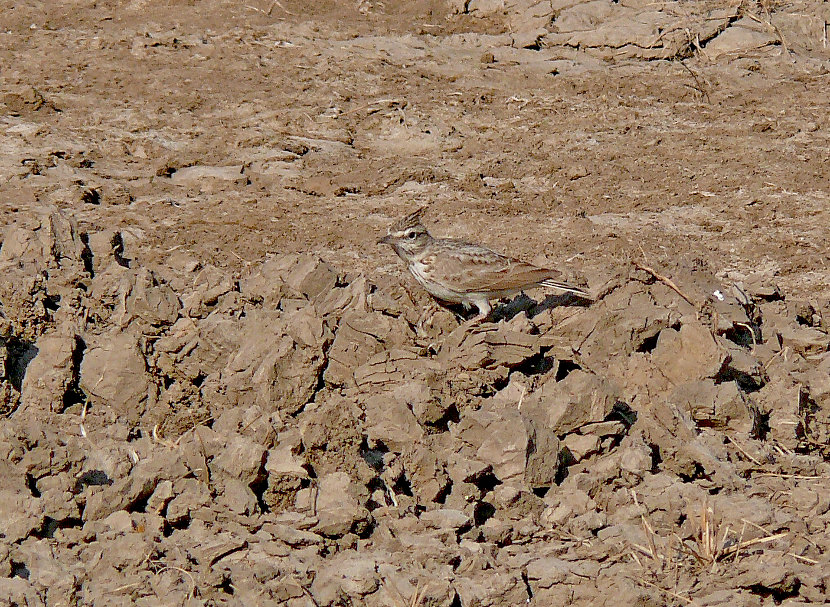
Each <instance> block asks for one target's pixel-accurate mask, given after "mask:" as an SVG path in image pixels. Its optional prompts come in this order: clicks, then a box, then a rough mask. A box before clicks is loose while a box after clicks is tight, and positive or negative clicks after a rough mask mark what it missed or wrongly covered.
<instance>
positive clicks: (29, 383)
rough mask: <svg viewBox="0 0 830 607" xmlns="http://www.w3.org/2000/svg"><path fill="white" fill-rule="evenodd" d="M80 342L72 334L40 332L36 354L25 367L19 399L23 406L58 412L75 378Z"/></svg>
mask: <svg viewBox="0 0 830 607" xmlns="http://www.w3.org/2000/svg"><path fill="white" fill-rule="evenodd" d="M80 347H81V346H80V343H79V341H78V339H77V338H76V337H75V336H74V335H65V336H64V335H50V334H47V335H43V336H41V337H40V339H38V340H37V345H36V349H37V355H36V356H35V357H34V358H33V359H32V361H31V362H30V363H29V364H28V366H27V367H26V375H25V376H24V378H23V386H22V391H21V394H20V400H21V403H22V404H23V406H24V407H27V408H28V407H32V408H33V409H35V410H38V411H51V412H61V411H62V410H63V408H64V406H65V402H64V399H65V397H66V395H67V392H68V391H69V389H70V387H71V386H72V383H73V382H74V381H75V380H76V378H77V373H78V368H77V367H78V365H77V361H76V354H77V353H79V352H80Z"/></svg>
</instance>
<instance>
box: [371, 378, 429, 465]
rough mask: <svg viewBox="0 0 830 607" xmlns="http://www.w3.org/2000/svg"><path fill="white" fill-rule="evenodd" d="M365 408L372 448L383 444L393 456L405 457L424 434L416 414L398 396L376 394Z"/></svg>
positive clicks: (390, 393) (386, 393) (393, 394)
mask: <svg viewBox="0 0 830 607" xmlns="http://www.w3.org/2000/svg"><path fill="white" fill-rule="evenodd" d="M364 408H365V412H366V435H367V436H368V438H369V444H370V445H376V444H378V443H382V444H383V445H385V446H386V448H388V449H389V450H390V451H392V452H393V453H401V452H402V451H403V450H404V449H405V448H406V447H407V446H408V445H410V444H412V443H413V442H415V441H417V440H419V439H420V438H421V437H422V436H423V434H424V432H423V430H422V429H421V426H419V425H418V420H417V419H416V418H415V415H414V414H413V413H412V410H411V409H410V408H409V407H408V406H407V403H406V402H405V401H402V400H399V399H398V398H396V397H395V393H392V392H382V393H380V394H373V395H371V396H369V397H368V398H367V399H366V401H365V403H364Z"/></svg>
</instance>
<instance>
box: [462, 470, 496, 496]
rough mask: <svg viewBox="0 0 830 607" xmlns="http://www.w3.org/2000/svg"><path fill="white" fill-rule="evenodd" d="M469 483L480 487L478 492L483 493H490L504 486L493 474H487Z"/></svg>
mask: <svg viewBox="0 0 830 607" xmlns="http://www.w3.org/2000/svg"><path fill="white" fill-rule="evenodd" d="M469 482H470V484H472V485H475V486H476V487H478V490H479V491H481V492H482V493H489V492H490V491H492V490H493V489H495V488H496V487H498V486H499V485H501V484H502V483H501V481H500V480H499V479H498V478H497V477H496V475H495V474H493V473H492V472H485V473H484V474H481V475H479V476H477V477H476V478H474V479H472V480H470V481H469Z"/></svg>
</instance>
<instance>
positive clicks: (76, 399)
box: [61, 336, 86, 412]
mask: <svg viewBox="0 0 830 607" xmlns="http://www.w3.org/2000/svg"><path fill="white" fill-rule="evenodd" d="M85 351H86V342H84V340H83V339H81V338H80V337H78V336H75V347H74V348H73V349H72V368H71V369H70V376H71V378H72V379H71V381H70V383H69V386H68V387H67V388H66V391H65V392H64V393H63V399H62V408H61V412H64V411H66V410H67V409H68V408H69V407H71V406H73V405H78V404H82V403H84V402H86V395H85V394H84V391H83V390H81V387H80V385H79V382H80V380H81V361H82V360H83V359H84V352H85Z"/></svg>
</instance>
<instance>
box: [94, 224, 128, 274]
mask: <svg viewBox="0 0 830 607" xmlns="http://www.w3.org/2000/svg"><path fill="white" fill-rule="evenodd" d="M87 245H88V246H89V250H90V252H91V253H92V271H93V273H94V274H96V275H97V274H100V273H101V272H103V271H104V270H105V269H106V268H108V267H109V266H111V265H112V264H116V265H118V266H121V267H124V268H128V267H129V262H128V260H126V259H125V258H124V257H123V255H124V239H123V237H122V235H121V232H119V231H117V230H102V231H99V232H92V233H90V234H89V235H88V241H87Z"/></svg>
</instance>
